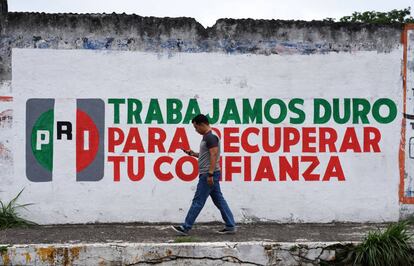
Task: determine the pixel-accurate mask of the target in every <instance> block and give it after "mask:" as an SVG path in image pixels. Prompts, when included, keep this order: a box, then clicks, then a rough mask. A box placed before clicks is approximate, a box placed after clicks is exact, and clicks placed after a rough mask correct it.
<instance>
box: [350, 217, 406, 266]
mask: <svg viewBox="0 0 414 266" xmlns="http://www.w3.org/2000/svg"><path fill="white" fill-rule="evenodd" d="M407 227H408V222H407V221H404V222H399V223H395V224H391V225H389V226H388V227H387V229H385V230H384V231H381V230H379V229H378V230H377V231H373V232H370V233H368V235H367V237H366V238H365V239H364V241H363V242H362V243H361V244H359V245H358V246H357V247H356V248H355V264H361V265H370V266H371V265H372V266H383V265H384V266H385V265H387V266H394V265H395V266H397V265H413V264H414V257H413V254H412V250H411V247H410V244H409V240H410V238H411V237H412V235H411V234H409V233H408V232H407Z"/></svg>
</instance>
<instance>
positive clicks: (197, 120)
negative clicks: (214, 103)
mask: <svg viewBox="0 0 414 266" xmlns="http://www.w3.org/2000/svg"><path fill="white" fill-rule="evenodd" d="M191 123H196V124H197V125H200V124H202V123H204V124H206V125H210V123H209V122H208V118H207V116H205V115H203V114H198V115H196V116H195V117H194V118H193V119H192V120H191Z"/></svg>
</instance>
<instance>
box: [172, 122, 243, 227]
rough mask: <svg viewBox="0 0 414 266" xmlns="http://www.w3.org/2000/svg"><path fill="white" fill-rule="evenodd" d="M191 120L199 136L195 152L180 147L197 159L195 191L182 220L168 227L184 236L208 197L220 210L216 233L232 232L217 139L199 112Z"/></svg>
mask: <svg viewBox="0 0 414 266" xmlns="http://www.w3.org/2000/svg"><path fill="white" fill-rule="evenodd" d="M191 122H192V123H193V126H194V128H195V130H196V131H197V133H199V134H200V135H202V136H203V138H202V140H201V144H200V152H199V153H197V152H194V151H192V150H188V151H186V150H184V152H185V153H187V154H188V155H190V156H194V157H197V158H198V169H199V170H198V171H199V177H198V184H197V190H196V192H195V195H194V199H193V202H192V204H191V207H190V209H189V210H188V213H187V217H186V218H185V222H184V223H183V224H182V225H180V226H172V229H174V230H175V231H176V232H177V233H179V234H180V235H187V234H188V232H189V231H190V230H191V228H192V226H193V224H194V222H195V220H196V218H197V216H198V214H199V213H200V211H201V209H203V207H204V204H205V203H206V200H207V198H208V196H211V199H212V200H213V203H214V205H216V207H217V208H218V209H219V210H220V213H221V217H222V218H223V220H224V222H225V224H226V226H225V228H224V229H222V230H220V231H218V233H220V234H234V233H235V232H236V224H235V222H234V218H233V214H232V213H231V210H230V208H229V206H228V205H227V202H226V200H225V199H224V197H223V194H222V193H221V190H220V184H219V179H220V175H221V174H220V165H219V160H220V139H219V138H218V137H217V136H216V135H214V134H213V132H212V130H211V127H210V123H209V121H208V118H207V117H206V116H205V115H202V114H199V115H197V116H195V117H194V118H193V119H192V121H191Z"/></svg>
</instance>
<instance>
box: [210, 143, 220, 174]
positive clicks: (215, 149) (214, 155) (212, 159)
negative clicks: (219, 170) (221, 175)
mask: <svg viewBox="0 0 414 266" xmlns="http://www.w3.org/2000/svg"><path fill="white" fill-rule="evenodd" d="M208 150H209V151H210V168H209V169H208V172H209V173H214V170H215V169H216V163H217V155H218V147H213V148H210V149H208Z"/></svg>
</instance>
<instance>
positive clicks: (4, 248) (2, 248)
mask: <svg viewBox="0 0 414 266" xmlns="http://www.w3.org/2000/svg"><path fill="white" fill-rule="evenodd" d="M8 248H9V246H0V255H3V254H4V253H7V249H8Z"/></svg>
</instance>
